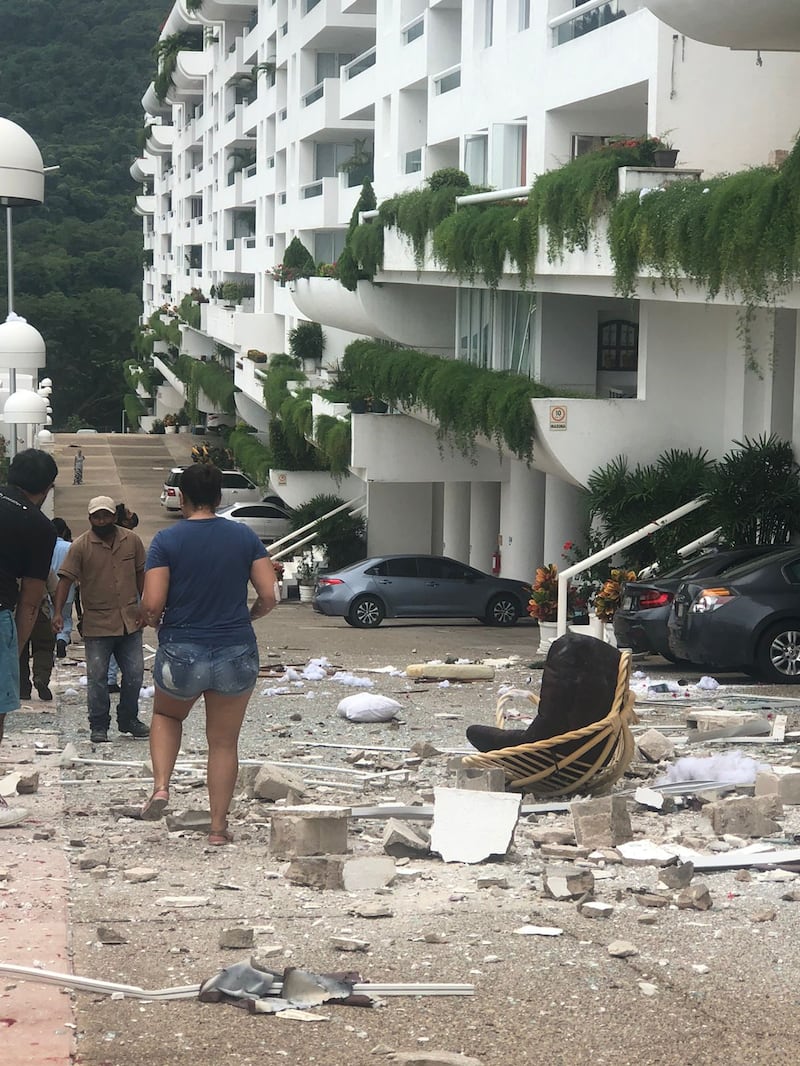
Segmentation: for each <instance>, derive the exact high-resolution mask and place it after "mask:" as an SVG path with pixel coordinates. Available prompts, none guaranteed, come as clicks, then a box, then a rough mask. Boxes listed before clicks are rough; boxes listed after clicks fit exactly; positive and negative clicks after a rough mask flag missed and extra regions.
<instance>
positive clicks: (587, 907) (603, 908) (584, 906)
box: [578, 900, 614, 918]
mask: <svg viewBox="0 0 800 1066" xmlns="http://www.w3.org/2000/svg"><path fill="white" fill-rule="evenodd" d="M578 911H579V912H580V913H581V914H582V915H583V917H584V918H610V917H611V915H612V914H613V913H614V908H613V907H612V906H611V904H610V903H601V902H600V901H599V900H587V901H586V903H581V904H580V906H579V907H578Z"/></svg>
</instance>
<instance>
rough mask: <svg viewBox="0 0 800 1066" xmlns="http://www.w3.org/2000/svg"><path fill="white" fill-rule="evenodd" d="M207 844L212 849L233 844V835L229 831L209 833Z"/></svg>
mask: <svg viewBox="0 0 800 1066" xmlns="http://www.w3.org/2000/svg"><path fill="white" fill-rule="evenodd" d="M208 842H209V844H210V845H211V846H212V848H221V847H222V846H223V845H225V844H232V843H233V833H232V832H231V831H230V829H223V830H221V831H220V832H219V833H209V834H208Z"/></svg>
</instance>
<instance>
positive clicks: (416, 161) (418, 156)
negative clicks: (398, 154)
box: [403, 148, 422, 174]
mask: <svg viewBox="0 0 800 1066" xmlns="http://www.w3.org/2000/svg"><path fill="white" fill-rule="evenodd" d="M403 170H404V173H405V174H419V172H420V171H421V170H422V149H421V148H414V149H413V150H412V151H410V152H406V154H405V161H404V168H403Z"/></svg>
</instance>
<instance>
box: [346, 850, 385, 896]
mask: <svg viewBox="0 0 800 1066" xmlns="http://www.w3.org/2000/svg"><path fill="white" fill-rule="evenodd" d="M393 879H394V859H393V858H392V857H391V856H390V855H359V856H358V858H353V859H348V860H347V862H346V863H345V864H344V867H343V868H342V880H343V882H344V889H345V892H374V891H375V889H377V888H385V887H386V885H388V884H390V883H391V881H392V880H393Z"/></svg>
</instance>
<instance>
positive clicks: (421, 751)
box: [409, 740, 442, 759]
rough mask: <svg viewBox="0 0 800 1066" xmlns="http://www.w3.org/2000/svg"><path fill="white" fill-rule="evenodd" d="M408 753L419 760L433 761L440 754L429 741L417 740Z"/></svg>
mask: <svg viewBox="0 0 800 1066" xmlns="http://www.w3.org/2000/svg"><path fill="white" fill-rule="evenodd" d="M409 751H410V752H411V754H412V755H418V756H419V757H420V759H435V758H436V756H437V755H441V754H442V752H441V751H439V749H438V748H437V747H435V746H434V745H433V744H431V742H430V741H429V740H418V741H417V742H416V744H412V745H411V747H410V748H409Z"/></svg>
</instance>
